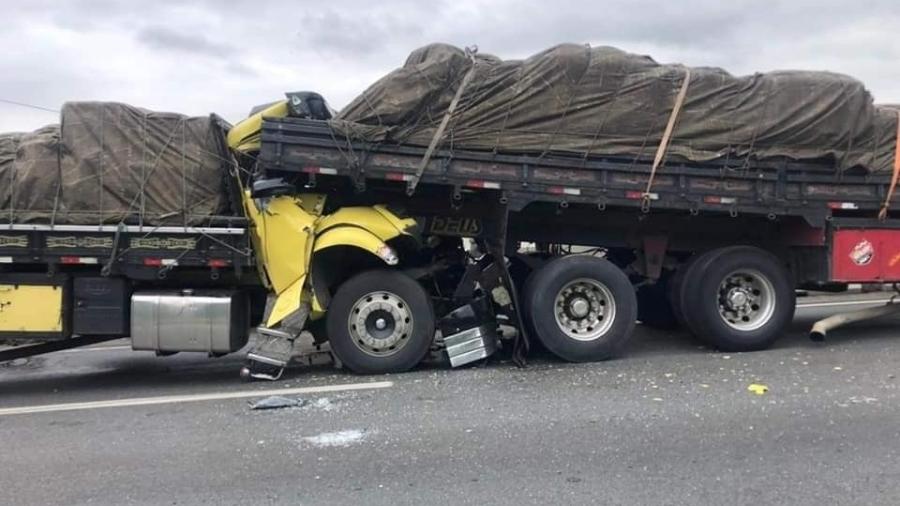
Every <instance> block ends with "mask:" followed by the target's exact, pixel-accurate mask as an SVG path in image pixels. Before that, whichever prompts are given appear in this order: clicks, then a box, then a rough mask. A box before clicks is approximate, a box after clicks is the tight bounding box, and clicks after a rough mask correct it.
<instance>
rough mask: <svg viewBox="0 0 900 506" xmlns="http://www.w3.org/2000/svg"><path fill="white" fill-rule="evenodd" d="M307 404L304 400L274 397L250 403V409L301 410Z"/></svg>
mask: <svg viewBox="0 0 900 506" xmlns="http://www.w3.org/2000/svg"><path fill="white" fill-rule="evenodd" d="M304 404H306V401H304V400H303V399H290V398H288V397H281V396H280V395H273V396H270V397H266V398H265V399H260V400H258V401H256V402H251V403H250V409H281V408H299V407H301V406H303V405H304Z"/></svg>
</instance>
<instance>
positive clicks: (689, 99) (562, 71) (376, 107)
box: [332, 44, 897, 173]
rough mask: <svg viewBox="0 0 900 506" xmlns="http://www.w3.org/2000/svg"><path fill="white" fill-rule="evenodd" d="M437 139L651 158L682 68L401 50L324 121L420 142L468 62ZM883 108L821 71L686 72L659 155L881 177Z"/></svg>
mask: <svg viewBox="0 0 900 506" xmlns="http://www.w3.org/2000/svg"><path fill="white" fill-rule="evenodd" d="M473 65H474V70H472V75H471V77H470V79H469V82H468V83H467V84H466V86H465V87H464V89H463V90H462V92H461V94H460V97H459V101H458V104H459V105H458V107H457V108H456V110H455V111H454V112H453V114H452V115H451V116H450V120H449V122H448V124H447V128H446V130H445V132H443V134H442V135H440V136H438V137H439V146H440V147H441V148H442V149H470V150H486V151H493V152H501V153H533V154H549V153H563V154H576V155H580V156H590V155H614V156H624V157H629V158H634V159H652V158H653V156H654V154H655V152H656V149H657V147H658V145H659V144H660V141H661V139H662V136H663V132H664V131H665V128H666V124H667V122H668V121H669V118H670V116H671V114H672V111H673V108H674V104H675V101H676V97H677V95H678V91H679V89H680V88H681V86H682V84H683V82H684V80H685V79H686V77H687V74H688V72H687V68H686V67H684V66H682V65H670V64H660V63H657V62H655V61H654V60H653V59H651V58H650V57H648V56H640V55H635V54H630V53H627V52H624V51H621V50H619V49H616V48H612V47H588V46H582V45H574V44H563V45H559V46H556V47H553V48H550V49H548V50H546V51H544V52H541V53H538V54H536V55H534V56H531V57H530V58H527V59H525V60H507V61H503V60H500V59H498V58H495V57H492V56H486V55H481V54H475V55H470V54H467V53H466V52H465V51H464V50H462V49H459V48H456V47H453V46H449V45H444V44H433V45H429V46H426V47H423V48H420V49H418V50H416V51H414V52H413V53H412V54H411V55H410V56H409V58H408V59H407V61H406V63H405V64H404V65H403V67H401V68H399V69H397V70H395V71H393V72H391V73H390V74H388V75H387V76H385V77H383V78H382V79H380V80H379V81H377V82H376V83H375V84H373V85H372V86H371V87H369V89H367V90H366V91H365V92H364V93H363V94H362V95H360V96H359V97H357V98H356V99H355V100H353V102H352V103H350V104H349V105H348V106H347V107H345V108H344V109H343V110H342V111H341V112H340V114H339V115H338V117H337V118H336V119H335V120H333V121H332V125H333V127H334V128H335V129H336V130H338V131H340V132H341V133H343V134H346V135H349V136H351V137H355V138H361V139H365V140H368V141H373V142H380V141H388V142H397V143H409V144H415V145H420V146H428V145H429V144H430V143H431V141H432V139H433V138H435V133H436V132H437V131H438V128H439V125H440V123H441V121H442V119H443V118H444V116H445V114H446V113H447V110H448V108H449V106H450V104H451V102H452V101H453V99H454V96H455V95H456V94H457V91H458V88H459V87H460V85H461V83H462V82H463V81H464V77H465V76H466V74H467V73H469V71H470V70H471V69H472V66H473ZM896 132H897V113H896V111H892V110H889V109H887V108H879V107H876V106H875V105H874V104H873V101H872V96H871V95H870V94H869V92H868V91H867V90H866V89H865V87H864V86H863V84H862V83H860V82H859V81H857V80H855V79H853V78H851V77H847V76H844V75H840V74H835V73H831V72H810V71H779V72H769V73H758V74H753V75H748V76H741V77H737V76H733V75H731V74H729V73H728V72H726V71H724V70H722V69H719V68H709V67H699V68H696V67H695V68H691V69H690V79H689V82H688V87H687V95H686V99H685V101H684V105H683V107H682V108H681V110H680V111H679V112H678V114H677V117H676V123H675V128H674V131H673V134H672V138H671V143H670V145H669V147H668V149H667V152H666V154H667V157H668V159H669V160H671V159H673V158H675V159H682V160H690V161H708V160H713V159H722V158H732V159H735V164H736V165H737V166H740V164H741V162H742V161H747V160H750V159H751V158H756V159H769V158H781V157H787V158H790V159H795V160H816V161H824V162H826V163H829V164H830V165H831V166H833V167H834V168H835V169H836V170H841V171H843V170H847V169H851V168H853V169H857V170H861V171H868V172H873V173H878V172H882V173H886V172H890V170H891V168H892V161H893V154H894V145H895V143H896Z"/></svg>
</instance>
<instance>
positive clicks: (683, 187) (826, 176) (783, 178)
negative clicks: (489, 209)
mask: <svg viewBox="0 0 900 506" xmlns="http://www.w3.org/2000/svg"><path fill="white" fill-rule="evenodd" d="M425 156H426V149H425V148H422V147H415V146H406V145H401V144H392V143H389V142H381V143H372V142H366V141H364V140H359V139H352V138H349V137H346V136H343V135H341V134H340V133H339V132H338V131H336V130H335V129H333V128H331V127H330V126H329V124H328V123H327V122H324V121H317V120H308V119H298V118H280V119H266V120H265V121H264V122H263V126H262V146H261V150H260V154H259V163H260V167H261V169H262V170H264V171H266V172H269V173H273V174H275V173H302V174H306V175H307V177H308V183H313V184H315V183H316V182H317V181H318V180H325V179H327V178H329V177H334V176H339V177H343V178H350V180H352V181H353V183H354V185H355V187H356V189H357V190H358V191H363V190H365V188H366V185H367V184H368V183H370V182H374V181H378V180H381V181H387V182H394V184H395V186H396V187H397V188H398V189H401V188H403V187H404V186H405V187H407V188H408V187H409V186H410V185H411V184H414V183H413V182H415V181H417V180H418V181H420V183H421V184H423V185H442V186H448V187H451V188H452V191H453V192H454V196H455V197H458V195H459V194H460V192H462V191H466V190H476V191H477V190H492V191H494V192H498V193H499V194H500V199H501V201H502V202H505V203H508V205H509V208H510V210H513V211H516V210H521V209H523V208H524V207H525V206H527V205H528V204H530V203H533V202H552V203H556V204H558V205H560V206H562V207H567V206H568V205H570V204H585V205H590V206H595V207H597V208H600V209H605V208H607V207H615V206H618V207H636V208H638V209H641V210H642V211H643V212H652V211H656V210H680V211H686V212H690V213H691V214H698V213H700V212H719V213H728V214H731V215H732V216H736V215H737V214H739V213H740V214H744V213H750V214H756V215H762V216H768V217H769V218H770V219H774V218H776V217H778V216H801V217H803V218H805V219H806V220H807V221H808V222H809V223H810V224H812V225H814V226H821V225H823V224H824V222H825V220H827V219H829V218H830V217H831V215H832V213H838V214H841V215H849V216H872V217H874V216H876V215H877V213H878V210H879V208H880V207H881V205H882V203H883V202H884V199H885V196H886V194H887V192H888V187H889V184H890V176H889V175H883V174H879V175H851V174H849V173H841V172H839V171H837V170H836V168H835V165H834V163H833V162H829V161H827V160H822V161H820V162H798V161H793V160H788V159H779V160H756V159H753V158H747V157H740V158H729V157H723V158H722V159H718V160H714V161H709V162H703V163H697V162H687V161H674V160H671V159H670V160H668V161H667V162H665V163H664V164H663V165H662V166H661V167H660V168H659V170H658V172H657V174H656V175H655V178H654V179H653V183H652V185H651V186H650V188H649V189H648V181H649V179H650V167H651V161H650V160H646V159H637V158H635V159H627V158H623V157H612V156H594V157H579V156H572V155H567V156H566V155H560V154H555V153H551V154H545V155H512V154H503V153H490V152H477V151H462V150H451V149H438V150H436V151H434V152H433V154H432V155H431V156H430V157H429V158H428V159H427V160H428V162H427V164H426V165H425V167H424V170H422V171H421V174H419V167H420V165H421V163H422V161H423V159H425Z"/></svg>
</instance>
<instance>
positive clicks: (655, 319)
mask: <svg viewBox="0 0 900 506" xmlns="http://www.w3.org/2000/svg"><path fill="white" fill-rule="evenodd" d="M448 145H452V139H451V140H445V141H444V142H443V147H439V148H438V149H434V150H431V149H428V148H426V147H423V146H411V145H403V144H397V143H389V142H380V143H371V142H367V141H365V139H364V138H362V137H348V136H345V135H342V134H341V133H340V132H339V131H338V130H337V129H335V128H332V127H331V126H330V125H329V124H328V123H327V122H324V121H318V120H310V119H299V118H290V117H284V118H266V119H265V120H264V121H263V122H262V127H261V145H260V150H259V155H258V169H259V170H260V172H261V173H263V174H265V175H266V176H267V177H278V178H283V179H284V180H286V181H290V182H292V183H293V184H294V185H295V186H296V187H298V188H301V187H302V188H305V189H306V191H316V192H321V193H323V194H328V195H331V196H333V199H334V202H335V203H338V205H360V204H368V203H373V202H381V203H386V204H388V205H390V206H393V207H396V208H398V209H404V211H405V212H406V213H407V214H409V215H410V216H415V217H417V219H418V220H419V221H420V222H421V223H422V224H423V227H424V230H425V232H426V233H428V234H435V235H438V236H442V235H444V236H465V237H472V238H475V239H476V240H483V241H486V245H487V247H488V249H489V251H490V252H491V253H492V254H493V255H495V257H499V256H505V257H507V258H508V259H510V260H511V261H510V262H507V263H506V264H508V266H509V268H508V269H505V270H508V274H509V275H508V277H507V278H508V285H509V286H508V288H509V290H510V292H511V293H513V294H519V295H520V296H521V297H522V298H523V299H525V300H523V301H514V304H515V305H516V306H517V307H519V308H520V309H519V311H516V312H514V313H516V314H517V315H518V316H521V315H522V314H524V315H525V318H524V319H523V321H522V322H521V323H522V332H521V333H522V334H528V329H529V328H530V329H531V333H532V334H533V335H532V338H538V339H540V340H541V341H544V344H545V345H546V344H547V342H546V341H547V339H542V338H541V336H540V335H539V334H540V333H541V329H540V328H538V329H535V326H536V324H537V325H539V326H540V325H543V324H542V323H539V322H536V321H535V320H537V319H538V318H537V317H536V316H534V315H535V314H537V313H538V312H537V311H536V308H535V307H531V306H534V305H535V304H539V303H540V302H539V301H538V300H536V299H535V298H536V297H537V298H540V296H539V295H535V294H534V293H529V292H530V290H529V287H528V286H527V285H529V284H532V285H533V284H534V282H533V281H528V282H527V283H526V279H528V277H529V274H531V273H538V272H540V271H541V270H545V269H544V267H543V266H544V265H545V264H549V263H551V262H550V261H551V260H552V259H554V258H556V257H565V256H572V255H571V254H572V253H575V252H578V251H582V252H584V251H588V252H593V253H595V254H596V252H597V251H601V252H602V253H600V254H601V255H602V256H603V257H605V259H607V260H609V261H611V262H612V263H614V264H615V265H616V266H618V267H619V268H620V269H621V270H623V271H624V272H626V273H627V274H628V277H629V279H630V280H631V282H632V284H633V285H634V288H635V289H636V291H637V302H638V310H637V313H638V316H639V319H640V320H641V321H643V322H644V323H646V324H651V325H660V326H674V325H682V326H685V327H687V328H688V329H689V330H691V331H692V332H693V333H694V334H696V335H697V336H698V337H699V338H700V339H701V340H703V341H705V342H707V343H709V344H712V345H714V346H716V347H718V348H720V349H724V350H738V351H740V350H753V349H760V348H763V347H765V346H768V345H769V344H771V342H772V341H773V340H774V339H775V338H777V337H778V335H779V333H780V332H781V330H783V328H784V326H785V325H786V324H787V322H788V321H789V319H790V315H792V314H793V309H794V304H795V299H794V289H795V288H813V289H823V290H833V291H839V290H843V289H846V286H847V284H848V283H884V282H896V281H900V262H898V258H900V219H897V217H898V216H900V215H898V214H897V212H896V211H894V210H893V209H891V207H890V205H889V204H891V203H893V201H895V200H896V198H895V195H890V194H891V193H892V185H891V176H890V175H884V174H882V175H869V174H864V173H854V172H853V171H846V172H840V171H837V170H836V168H835V167H836V164H835V162H834V161H833V160H831V161H829V160H824V159H823V160H818V161H794V160H788V159H779V160H756V159H753V158H746V157H742V158H729V157H723V158H721V159H718V160H714V161H709V162H703V163H698V162H688V161H677V160H668V161H667V162H665V163H663V164H662V165H661V166H659V167H658V169H657V170H655V171H654V170H653V168H652V160H650V159H648V158H641V157H639V156H636V157H632V158H623V157H613V156H592V157H585V156H573V155H563V154H559V153H543V154H530V155H529V154H509V153H495V152H476V151H465V150H458V149H457V150H454V149H450V148H448V147H447V146H448ZM889 195H890V196H889ZM886 203H887V204H888V205H886ZM881 210H884V211H885V214H884V216H882V217H881V218H879V212H880V211H881ZM525 242H530V243H535V244H536V245H537V252H536V253H531V254H529V255H523V254H521V253H520V245H521V244H522V243H525ZM573 245H578V246H581V249H578V248H574V249H573V248H572V246H573ZM585 247H588V249H585ZM590 248H599V250H598V249H590ZM580 256H584V255H583V254H582V255H580ZM718 266H722V267H721V268H719V269H718V270H717V267H718ZM722 269H724V270H727V271H728V272H724V271H723V272H719V271H721V270H722ZM531 277H532V278H533V277H534V274H531ZM713 278H716V279H713ZM545 284H546V285H547V287H552V286H553V284H552V283H550V282H549V281H548V282H546V283H545ZM600 285H603V283H600ZM531 291H532V292H533V291H534V289H533V287H532V290H531ZM538 292H540V290H538ZM514 298H515V297H514ZM558 302H559V301H558ZM623 304H625V305H627V304H628V303H627V302H625V303H623ZM626 314H627V313H626ZM571 316H572V315H571V314H567V315H565V317H568V318H569V319H571ZM545 317H546V318H551V319H552V317H553V315H552V313H549V312H548V313H547V315H545ZM528 320H531V321H528ZM564 320H565V318H563V320H560V321H559V323H560V325H562V324H563V323H565V322H564ZM512 321H515V318H513V319H512ZM544 333H549V331H548V330H544ZM579 344H581V343H579ZM548 347H549V348H551V350H553V351H557V350H554V346H548ZM557 348H558V347H557ZM558 354H560V355H561V356H563V357H564V358H568V359H572V360H581V359H585V358H597V357H600V358H604V357H606V356H607V355H608V354H607V353H605V352H604V353H599V354H596V355H593V354H591V353H589V352H585V353H584V354H579V353H565V352H563V353H558Z"/></svg>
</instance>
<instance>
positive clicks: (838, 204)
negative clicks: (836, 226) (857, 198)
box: [828, 202, 859, 209]
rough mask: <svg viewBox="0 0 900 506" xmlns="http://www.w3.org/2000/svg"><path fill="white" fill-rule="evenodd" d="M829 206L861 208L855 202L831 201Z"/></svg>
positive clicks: (833, 207) (834, 207) (832, 207)
mask: <svg viewBox="0 0 900 506" xmlns="http://www.w3.org/2000/svg"><path fill="white" fill-rule="evenodd" d="M828 207H829V208H830V209H859V206H858V205H856V203H854V202H829V203H828Z"/></svg>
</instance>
